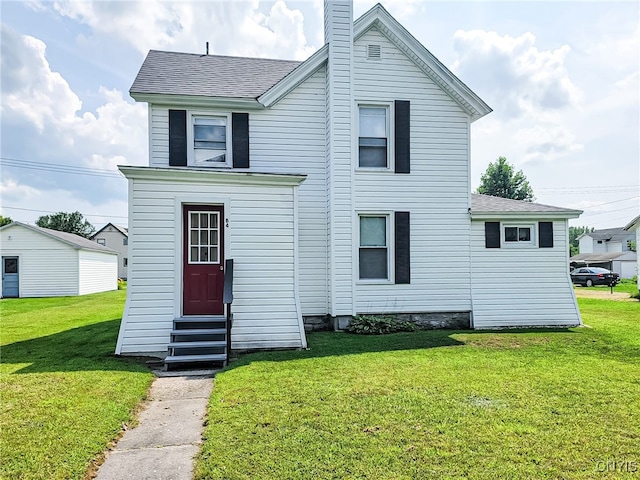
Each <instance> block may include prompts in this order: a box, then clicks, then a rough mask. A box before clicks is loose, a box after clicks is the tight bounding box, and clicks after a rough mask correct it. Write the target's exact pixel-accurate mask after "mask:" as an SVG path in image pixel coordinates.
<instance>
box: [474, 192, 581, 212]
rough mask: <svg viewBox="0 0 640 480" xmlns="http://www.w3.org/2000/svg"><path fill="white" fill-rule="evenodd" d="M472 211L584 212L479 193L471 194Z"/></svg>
mask: <svg viewBox="0 0 640 480" xmlns="http://www.w3.org/2000/svg"><path fill="white" fill-rule="evenodd" d="M471 211H472V213H582V212H581V211H580V210H571V209H569V208H561V207H553V206H551V205H543V204H541V203H533V202H523V201H522V200H511V199H509V198H500V197H492V196H490V195H481V194H479V193H474V194H472V195H471Z"/></svg>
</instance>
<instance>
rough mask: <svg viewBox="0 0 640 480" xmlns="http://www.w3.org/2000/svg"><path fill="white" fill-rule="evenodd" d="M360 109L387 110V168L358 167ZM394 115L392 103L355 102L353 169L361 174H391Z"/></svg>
mask: <svg viewBox="0 0 640 480" xmlns="http://www.w3.org/2000/svg"><path fill="white" fill-rule="evenodd" d="M360 107H365V108H367V107H369V108H386V109H387V166H386V167H361V166H360ZM394 124H395V114H394V111H393V102H370V101H357V102H356V108H355V130H354V133H355V135H354V150H353V151H354V152H356V155H354V156H355V159H356V160H355V169H356V170H358V171H361V172H378V173H380V172H384V173H388V172H393V171H394V168H395V132H394V129H393V125H394Z"/></svg>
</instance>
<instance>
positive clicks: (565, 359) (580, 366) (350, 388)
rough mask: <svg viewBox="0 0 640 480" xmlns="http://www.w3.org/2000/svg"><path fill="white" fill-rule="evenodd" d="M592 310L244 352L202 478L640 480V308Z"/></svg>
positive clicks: (604, 303)
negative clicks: (563, 321) (577, 316)
mask: <svg viewBox="0 0 640 480" xmlns="http://www.w3.org/2000/svg"><path fill="white" fill-rule="evenodd" d="M580 306H581V310H582V313H583V316H584V321H585V323H586V324H588V325H589V326H590V327H591V328H574V329H569V330H561V329H557V330H544V331H522V330H521V331H504V332H482V333H480V332H463V331H457V332H451V331H433V332H420V333H407V334H393V335H388V336H379V337H360V336H355V335H351V334H336V333H316V334H312V335H309V343H310V347H311V348H310V350H309V351H305V352H279V353H275V352H272V353H262V354H252V355H245V356H242V357H241V358H240V359H239V360H238V361H236V362H234V363H232V364H231V365H230V366H229V367H228V368H227V369H226V370H225V371H224V372H222V373H220V374H218V375H217V376H216V384H215V389H214V392H213V395H212V397H211V402H210V407H209V416H208V427H207V430H206V432H205V435H206V441H205V444H204V448H203V450H202V453H201V455H200V457H199V459H198V463H197V467H196V478H198V479H255V478H260V479H285V478H286V479H309V478H314V479H328V478H335V479H356V478H374V479H402V478H406V479H414V478H420V479H427V478H472V479H473V478H475V479H487V478H488V479H491V478H513V479H547V478H548V479H556V478H567V479H574V478H576V479H590V478H616V479H617V478H638V475H640V303H638V302H614V301H609V300H586V299H585V300H580ZM633 470H635V472H634V471H633Z"/></svg>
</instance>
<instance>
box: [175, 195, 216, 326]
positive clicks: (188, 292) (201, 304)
mask: <svg viewBox="0 0 640 480" xmlns="http://www.w3.org/2000/svg"><path fill="white" fill-rule="evenodd" d="M222 218H223V209H222V207H214V206H206V205H185V206H184V207H183V223H184V233H183V235H184V240H183V245H184V252H183V256H182V257H183V258H182V264H183V275H182V282H183V287H182V314H183V315H221V314H222V312H223V306H222V289H223V285H224V272H223V265H224V250H223V247H224V242H223V239H224V232H223V230H222V225H223V223H222Z"/></svg>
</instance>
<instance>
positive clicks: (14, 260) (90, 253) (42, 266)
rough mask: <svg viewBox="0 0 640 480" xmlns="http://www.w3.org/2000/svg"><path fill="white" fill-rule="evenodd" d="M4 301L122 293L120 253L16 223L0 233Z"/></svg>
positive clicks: (58, 233)
mask: <svg viewBox="0 0 640 480" xmlns="http://www.w3.org/2000/svg"><path fill="white" fill-rule="evenodd" d="M0 245H1V246H0V252H1V253H2V296H3V297H5V298H6V297H60V296H71V295H85V294H87V293H96V292H105V291H108V290H116V289H117V288H118V264H117V263H118V257H117V252H114V251H113V250H110V249H108V248H106V247H102V246H100V245H98V244H96V243H95V242H92V241H91V240H89V239H87V238H83V237H79V236H78V235H74V234H72V233H67V232H59V231H57V230H50V229H48V228H41V227H36V226H34V225H27V224H24V223H19V222H13V223H10V224H9V225H5V226H4V227H0Z"/></svg>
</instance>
